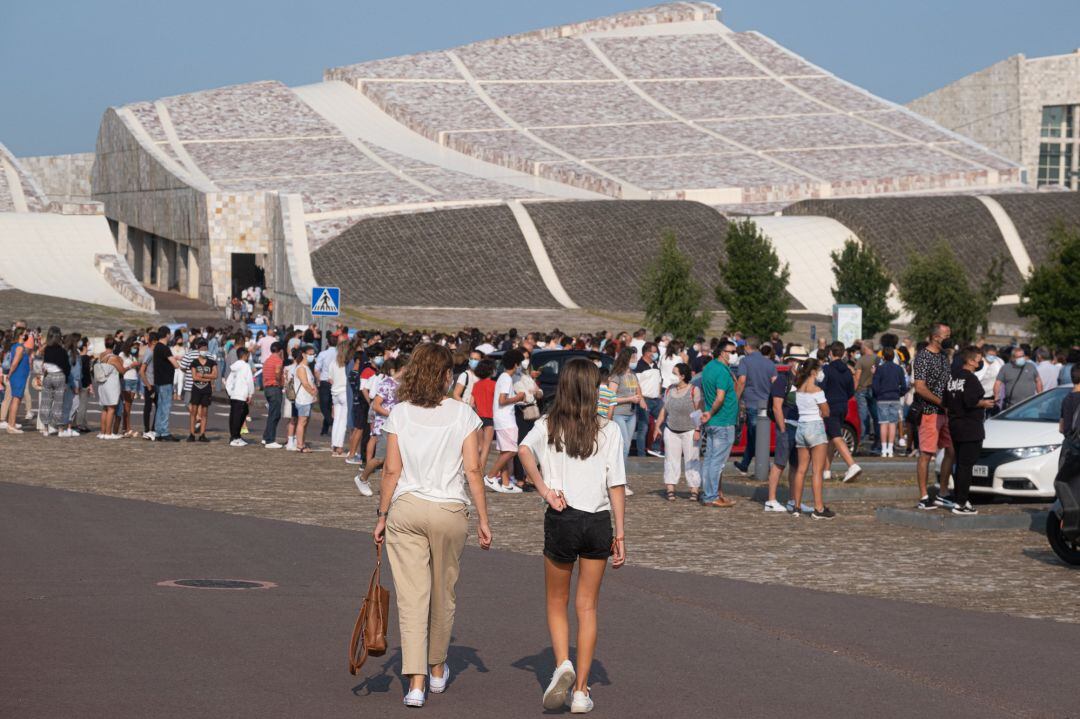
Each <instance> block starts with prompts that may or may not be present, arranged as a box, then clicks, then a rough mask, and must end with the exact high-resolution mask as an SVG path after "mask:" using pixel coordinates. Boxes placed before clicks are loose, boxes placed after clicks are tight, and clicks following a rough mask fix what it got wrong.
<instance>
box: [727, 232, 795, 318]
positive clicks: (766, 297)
mask: <svg viewBox="0 0 1080 719" xmlns="http://www.w3.org/2000/svg"><path fill="white" fill-rule="evenodd" d="M724 252H725V256H724V257H723V258H721V259H720V284H718V285H717V286H716V300H717V302H719V303H720V305H721V306H722V307H723V308H724V309H725V310H727V314H728V329H731V330H739V331H741V332H744V333H746V334H748V335H757V336H758V337H768V336H769V333H770V332H787V331H788V330H789V329H791V320H789V319H788V304H789V301H788V294H787V285H788V278H789V277H790V276H791V271H790V269H789V268H788V266H787V265H786V264H785V265H783V267H781V265H780V258H779V257H777V256H776V251H775V250H773V246H772V242H771V241H770V240H769V238H768V237H766V236H765V235H764V234H762V232H761V230H759V229H758V226H757V225H756V224H754V221H753V220H749V219H748V220H737V221H734V222H732V223H730V224H729V225H728V229H727V238H726V240H725V248H724Z"/></svg>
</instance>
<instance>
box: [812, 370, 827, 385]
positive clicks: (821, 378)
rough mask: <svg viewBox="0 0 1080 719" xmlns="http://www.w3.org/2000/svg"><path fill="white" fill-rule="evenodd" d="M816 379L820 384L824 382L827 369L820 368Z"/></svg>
mask: <svg viewBox="0 0 1080 719" xmlns="http://www.w3.org/2000/svg"><path fill="white" fill-rule="evenodd" d="M814 381H815V382H817V383H818V384H820V383H822V382H824V381H825V370H818V373H817V377H815V378H814Z"/></svg>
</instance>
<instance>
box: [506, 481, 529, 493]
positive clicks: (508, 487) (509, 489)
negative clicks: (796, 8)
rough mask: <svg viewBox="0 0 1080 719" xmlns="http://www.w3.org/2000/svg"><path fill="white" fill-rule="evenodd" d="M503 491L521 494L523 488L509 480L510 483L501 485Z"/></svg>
mask: <svg viewBox="0 0 1080 719" xmlns="http://www.w3.org/2000/svg"><path fill="white" fill-rule="evenodd" d="M503 491H504V492H506V493H507V494H521V493H522V492H524V491H525V490H524V489H522V488H521V487H519V486H517V485H516V484H514V483H513V482H511V483H510V484H508V485H506V486H505V487H503Z"/></svg>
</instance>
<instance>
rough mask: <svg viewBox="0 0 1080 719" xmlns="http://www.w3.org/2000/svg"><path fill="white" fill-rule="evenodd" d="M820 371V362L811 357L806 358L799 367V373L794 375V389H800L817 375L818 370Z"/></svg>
mask: <svg viewBox="0 0 1080 719" xmlns="http://www.w3.org/2000/svg"><path fill="white" fill-rule="evenodd" d="M819 369H821V362H820V361H819V360H816V359H814V358H813V357H807V358H806V359H805V360H803V363H802V365H801V366H800V367H799V372H798V373H797V374H796V375H795V389H797V390H799V389H802V386H803V385H804V384H806V380H808V379H810V378H811V377H814V376H816V375H817V372H818V370H819Z"/></svg>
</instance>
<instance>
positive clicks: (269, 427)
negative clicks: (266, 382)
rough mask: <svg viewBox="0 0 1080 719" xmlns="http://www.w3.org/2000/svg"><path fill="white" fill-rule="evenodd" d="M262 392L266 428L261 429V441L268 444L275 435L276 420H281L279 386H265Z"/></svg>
mask: <svg viewBox="0 0 1080 719" xmlns="http://www.w3.org/2000/svg"><path fill="white" fill-rule="evenodd" d="M263 394H264V395H266V404H267V405H268V408H267V410H266V429H264V430H263V436H262V438H263V441H264V442H266V443H267V444H270V443H271V442H273V441H274V439H275V438H276V437H277V426H278V422H280V421H281V387H265V388H263Z"/></svg>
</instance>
